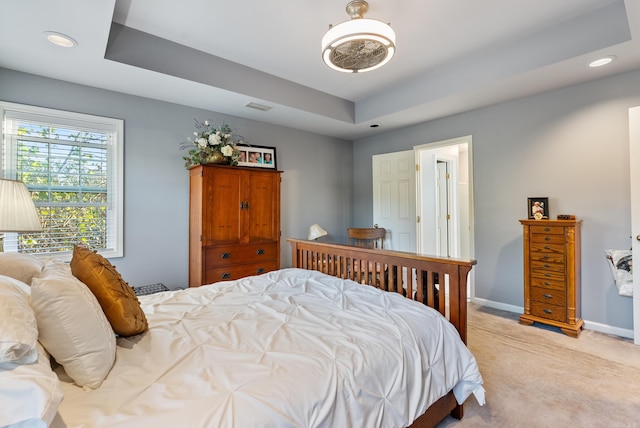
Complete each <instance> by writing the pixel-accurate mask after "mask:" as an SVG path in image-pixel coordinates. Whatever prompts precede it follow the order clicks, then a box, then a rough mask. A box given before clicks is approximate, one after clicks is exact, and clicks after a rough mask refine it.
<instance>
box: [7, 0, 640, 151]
mask: <svg viewBox="0 0 640 428" xmlns="http://www.w3.org/2000/svg"><path fill="white" fill-rule="evenodd" d="M347 2H348V0H323V1H315V2H311V1H303V0H296V1H292V0H288V1H287V0H268V1H267V0H244V1H238V0H180V1H175V0H135V1H134V0H57V1H50V0H21V1H11V2H3V4H2V7H1V8H0V12H1V13H2V16H3V19H2V24H0V36H1V37H0V67H4V68H8V69H14V70H19V71H23V72H27V73H33V74H37V75H41V76H46V77H52V78H55V79H60V80H64V81H69V82H75V83H80V84H84V85H90V86H94V87H98V88H104V89H109V90H114V91H119V92H124V93H129V94H134V95H140V96H144V97H149V98H154V99H159V100H164V101H169V102H174V103H178V104H184V105H189V106H194V107H198V108H203V109H207V110H212V111H218V112H222V113H226V114H231V115H235V116H241V117H247V118H251V119H256V120H260V121H264V122H270V123H274V124H280V125H285V126H289V127H293V128H299V129H302V130H307V131H311V132H316V133H319V134H324V135H331V136H336V137H341V138H345V139H349V140H352V139H357V138H361V137H364V136H368V135H373V134H376V133H381V132H386V131H389V130H392V129H394V128H397V127H401V126H408V125H411V124H415V123H420V122H424V121H427V120H431V119H435V118H439V117H444V116H448V115H451V114H456V113H460V112H463V111H468V110H471V109H475V108H478V107H482V106H486V105H491V104H495V103H498V102H502V101H506V100H510V99H515V98H518V97H522V96H526V95H530V94H534V93H539V92H543V91H547V90H551V89H556V88H559V87H564V86H568V85H572V84H576V83H580V82H585V81H588V80H593V79H598V78H601V77H604V76H607V75H613V74H618V73H621V72H625V71H629V70H637V69H640V0H561V1H558V0H537V1H533V2H532V1H529V0H527V1H525V0H482V1H478V0H403V1H398V0H397V1H389V0H387V1H385V0H369V12H368V13H367V15H366V17H367V18H371V19H378V20H380V21H384V22H389V23H390V24H391V26H392V27H393V29H394V30H395V31H396V38H397V53H396V56H395V57H394V58H393V59H392V61H391V62H390V63H389V64H387V65H386V66H384V67H383V68H381V69H378V70H374V71H372V72H369V73H363V74H345V73H339V72H336V71H333V70H331V69H329V68H328V67H327V66H326V65H324V64H323V62H322V59H321V55H320V40H321V38H322V36H323V34H324V32H325V31H326V30H327V29H328V26H329V24H338V23H340V22H343V21H346V20H348V19H349V17H348V16H347V14H346V12H345V6H346V4H347ZM44 31H57V32H61V33H65V34H67V35H69V36H71V37H73V38H74V39H76V40H77V41H78V46H76V47H74V48H60V47H57V46H54V45H52V44H50V43H48V42H47V41H46V39H45V37H44V36H43V32H44ZM605 55H615V56H616V57H617V59H616V61H614V62H613V63H612V64H610V65H609V66H606V67H601V68H598V69H591V68H589V67H587V64H588V63H589V62H590V61H591V60H593V59H596V58H599V57H601V56H605ZM1 95H2V92H1V88H0V98H1ZM249 102H256V103H259V104H264V105H268V106H272V107H273V108H272V109H271V110H269V111H267V112H261V111H257V110H253V109H249V108H247V107H245V105H246V104H247V103H249ZM201 119H203V118H201ZM371 124H379V125H380V126H379V127H378V128H371V127H370V125H371Z"/></svg>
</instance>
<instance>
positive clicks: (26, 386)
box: [0, 343, 63, 427]
mask: <svg viewBox="0 0 640 428" xmlns="http://www.w3.org/2000/svg"><path fill="white" fill-rule="evenodd" d="M36 355H37V357H38V358H37V362H36V363H34V364H15V363H4V364H0V403H2V404H1V405H0V426H2V427H5V426H20V427H36V426H38V427H47V426H49V425H50V424H51V422H52V421H53V418H54V417H55V415H56V413H57V412H58V406H59V405H60V402H61V401H62V397H63V393H62V387H61V385H60V381H59V380H58V376H57V375H56V374H55V373H54V372H53V370H51V362H50V360H49V354H48V353H47V351H45V349H44V348H43V347H42V345H41V344H40V343H38V344H37V345H36Z"/></svg>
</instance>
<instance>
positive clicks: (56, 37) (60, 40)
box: [44, 31, 78, 48]
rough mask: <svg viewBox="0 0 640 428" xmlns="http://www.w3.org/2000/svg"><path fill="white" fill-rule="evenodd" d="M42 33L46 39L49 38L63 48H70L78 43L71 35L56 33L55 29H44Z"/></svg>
mask: <svg viewBox="0 0 640 428" xmlns="http://www.w3.org/2000/svg"><path fill="white" fill-rule="evenodd" d="M44 35H45V37H46V38H47V40H49V41H50V42H51V43H53V44H54V45H56V46H62V47H63V48H72V47H74V46H77V45H78V42H76V41H75V40H74V39H73V38H72V37H69V36H67V35H66V34H62V33H57V32H55V31H45V32H44Z"/></svg>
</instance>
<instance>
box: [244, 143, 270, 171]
mask: <svg viewBox="0 0 640 428" xmlns="http://www.w3.org/2000/svg"><path fill="white" fill-rule="evenodd" d="M236 147H237V148H238V149H239V150H240V160H239V161H238V166H248V167H250V168H269V169H277V167H276V148H275V147H266V146H247V145H242V144H238V145H237V146H236Z"/></svg>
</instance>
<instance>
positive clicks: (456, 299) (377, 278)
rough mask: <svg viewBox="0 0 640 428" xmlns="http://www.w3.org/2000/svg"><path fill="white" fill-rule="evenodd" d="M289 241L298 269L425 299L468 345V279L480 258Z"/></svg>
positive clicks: (294, 263) (421, 299) (420, 300)
mask: <svg viewBox="0 0 640 428" xmlns="http://www.w3.org/2000/svg"><path fill="white" fill-rule="evenodd" d="M288 241H289V243H290V244H291V253H292V266H293V267H297V268H302V269H308V270H317V271H320V272H323V273H326V274H328V275H332V276H337V277H339V278H343V279H351V280H354V281H356V282H358V283H362V284H368V285H372V286H375V287H378V288H380V289H382V290H385V291H392V292H397V293H401V294H403V295H404V296H405V297H408V298H412V299H413V300H417V301H419V302H422V303H424V304H425V305H428V306H430V307H432V308H435V309H437V310H438V311H439V312H440V313H441V314H443V315H444V316H445V317H447V318H448V319H449V321H450V322H451V323H452V324H453V325H454V326H455V327H456V329H457V330H458V332H459V333H460V337H461V338H462V340H463V342H464V343H465V344H466V343H467V277H468V274H469V272H470V271H471V268H472V267H473V265H475V264H476V261H475V260H461V259H453V258H448V257H430V256H421V255H418V254H415V253H406V252H401V251H391V250H382V249H369V248H360V247H354V246H350V245H340V244H329V243H323V242H316V241H305V240H301V239H288ZM409 273H410V275H409ZM408 278H412V279H411V280H407V279H408ZM440 284H444V285H445V287H444V289H445V292H441V290H442V289H443V287H441V286H440Z"/></svg>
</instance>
